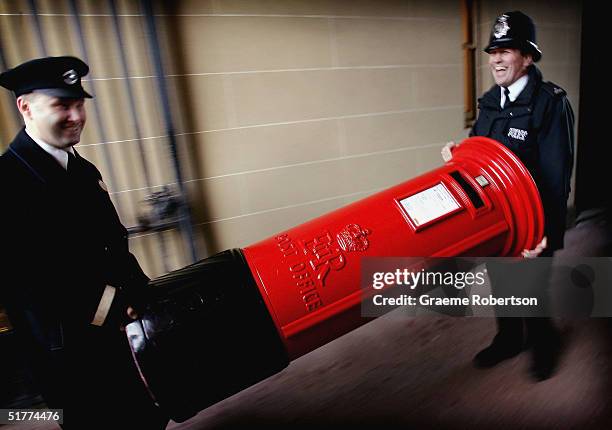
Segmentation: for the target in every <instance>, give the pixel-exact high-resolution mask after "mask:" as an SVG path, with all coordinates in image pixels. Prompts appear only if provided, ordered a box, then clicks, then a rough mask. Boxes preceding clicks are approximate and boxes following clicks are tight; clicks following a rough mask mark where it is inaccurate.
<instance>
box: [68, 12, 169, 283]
mask: <svg viewBox="0 0 612 430" xmlns="http://www.w3.org/2000/svg"><path fill="white" fill-rule="evenodd" d="M72 1H73V2H74V1H75V0H72ZM108 5H109V7H110V10H111V15H112V16H113V29H114V30H115V39H116V42H117V47H118V49H119V58H120V60H121V69H122V71H123V78H124V82H125V91H126V94H127V96H128V101H129V104H130V115H131V117H132V126H133V127H134V133H135V134H136V143H137V145H138V152H139V154H140V162H141V163H142V169H143V173H144V177H145V186H146V188H147V193H148V194H149V195H151V176H150V174H149V169H148V167H147V166H148V163H147V159H146V157H145V151H144V147H143V144H142V133H141V132H140V125H139V121H138V117H137V116H136V102H135V101H134V91H133V90H132V83H131V81H130V76H129V71H128V65H127V59H126V57H125V52H124V50H123V47H124V43H123V36H122V34H121V26H120V25H119V17H118V15H117V5H116V3H115V0H108ZM128 231H130V230H128ZM156 236H157V239H158V242H159V247H160V250H161V254H162V264H163V266H164V271H165V272H169V271H170V267H169V265H168V251H167V247H166V242H165V240H164V236H163V231H160V232H159V233H158V234H156Z"/></svg>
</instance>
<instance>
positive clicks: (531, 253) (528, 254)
mask: <svg viewBox="0 0 612 430" xmlns="http://www.w3.org/2000/svg"><path fill="white" fill-rule="evenodd" d="M546 245H547V241H546V236H544V238H543V239H542V241H541V242H540V243H538V244H537V245H536V247H535V248H534V249H531V250H527V249H524V250H523V252H521V255H522V256H523V257H524V258H536V257H537V256H538V255H540V254H541V253H542V251H544V250H545V249H546Z"/></svg>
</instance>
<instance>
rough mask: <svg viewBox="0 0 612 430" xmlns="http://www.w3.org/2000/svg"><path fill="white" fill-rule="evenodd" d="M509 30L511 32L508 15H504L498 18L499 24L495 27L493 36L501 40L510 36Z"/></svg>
mask: <svg viewBox="0 0 612 430" xmlns="http://www.w3.org/2000/svg"><path fill="white" fill-rule="evenodd" d="M508 30H510V26H509V25H508V15H502V16H500V17H499V18H497V22H496V23H495V26H494V27H493V36H495V38H496V39H499V38H500V37H502V36H505V35H506V34H508Z"/></svg>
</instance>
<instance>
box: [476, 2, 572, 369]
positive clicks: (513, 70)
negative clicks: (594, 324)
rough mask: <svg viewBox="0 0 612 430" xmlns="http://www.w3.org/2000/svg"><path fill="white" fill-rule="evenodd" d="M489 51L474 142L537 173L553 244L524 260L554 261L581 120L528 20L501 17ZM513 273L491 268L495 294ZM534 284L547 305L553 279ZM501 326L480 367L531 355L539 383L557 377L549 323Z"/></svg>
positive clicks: (548, 241) (556, 347)
mask: <svg viewBox="0 0 612 430" xmlns="http://www.w3.org/2000/svg"><path fill="white" fill-rule="evenodd" d="M484 50H485V52H487V53H488V54H489V67H490V69H491V73H492V75H493V79H494V81H495V84H496V85H494V86H493V87H492V88H491V89H490V90H489V91H488V92H486V93H485V94H484V96H483V97H482V98H481V99H480V100H479V109H480V112H479V115H478V119H477V121H476V123H475V124H474V127H473V129H472V131H471V133H470V135H471V136H487V137H490V138H493V139H495V140H497V141H499V142H501V143H502V144H504V145H505V146H506V147H508V148H509V149H510V150H512V151H513V152H514V153H515V154H516V155H518V156H519V158H520V159H521V161H522V162H523V163H524V164H525V165H526V166H527V168H528V169H529V171H530V172H531V174H532V176H533V178H534V179H535V181H536V184H537V186H538V190H539V191H540V196H541V198H542V203H543V205H544V216H545V228H544V234H545V240H544V241H543V243H541V244H540V245H539V247H538V248H537V249H536V250H535V251H525V252H524V253H523V255H524V256H525V257H534V256H541V257H550V256H552V255H553V253H554V251H555V250H557V249H559V248H562V247H563V235H564V231H565V218H566V212H567V198H568V195H569V192H570V177H571V174H572V163H573V147H574V135H573V133H574V114H573V112H572V108H571V106H570V104H569V101H568V100H567V98H566V94H565V91H564V90H563V89H561V88H560V87H559V86H557V85H555V84H553V83H550V82H544V81H543V80H542V74H541V73H540V71H539V70H538V68H537V67H536V66H535V64H534V63H536V62H538V61H539V60H540V58H541V57H542V52H541V50H540V48H539V47H538V45H537V44H536V31H535V25H534V24H533V21H532V20H531V18H529V17H528V16H527V15H525V14H523V13H522V12H519V11H514V12H506V13H504V14H502V15H500V16H498V17H497V19H496V20H495V23H494V24H493V29H492V30H491V36H490V39H489V44H488V46H487V47H486V48H485V49H484ZM549 261H550V260H549ZM540 263H542V261H540ZM544 263H545V262H544ZM541 266H546V264H541ZM517 268H518V266H514V267H513V268H512V270H517ZM506 270H509V267H508V266H506V267H504V266H501V265H500V266H497V265H490V266H488V272H489V277H490V279H491V283H492V287H493V289H494V290H495V288H496V286H497V287H498V289H501V288H502V285H503V284H504V278H507V276H508V272H507V271H506ZM518 270H520V268H518ZM525 272H527V270H525ZM534 282H540V283H541V284H542V285H540V286H539V287H538V288H537V289H538V290H539V291H540V293H539V294H540V295H541V298H542V299H544V300H546V297H545V296H546V287H547V285H546V284H547V280H546V277H545V276H543V277H542V278H540V280H539V281H537V280H536V281H534ZM510 288H512V286H510ZM497 323H498V324H497V325H498V333H497V335H496V336H495V338H494V339H493V342H492V343H491V345H489V346H488V347H487V348H485V349H484V350H482V351H481V352H479V353H478V354H477V355H476V357H475V358H474V364H475V365H476V366H477V367H491V366H494V365H496V364H497V363H499V362H501V361H503V360H506V359H508V358H511V357H513V356H515V355H517V354H519V353H520V352H521V351H523V350H524V349H526V348H529V349H531V351H532V364H531V368H530V372H531V375H532V376H533V377H534V378H535V379H536V380H543V379H547V378H548V377H550V376H551V375H552V373H553V372H554V370H555V367H556V365H557V361H558V355H559V352H560V337H559V334H558V332H557V330H556V329H555V327H554V326H553V324H552V322H551V320H550V319H549V318H508V317H506V318H497Z"/></svg>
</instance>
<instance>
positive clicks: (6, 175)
mask: <svg viewBox="0 0 612 430" xmlns="http://www.w3.org/2000/svg"><path fill="white" fill-rule="evenodd" d="M88 71H89V67H88V66H87V65H86V64H85V63H84V62H83V61H81V60H79V59H78V58H75V57H46V58H38V59H34V60H31V61H28V62H26V63H23V64H20V65H18V66H16V67H15V68H13V69H10V70H7V71H5V72H3V73H2V74H0V85H2V86H3V87H5V88H7V89H9V90H11V91H13V92H14V94H15V97H16V104H17V108H18V109H19V112H20V114H21V116H22V117H23V121H24V123H25V127H23V128H22V129H21V131H20V132H19V133H18V134H17V136H16V137H15V139H14V140H13V142H12V143H11V144H10V146H9V148H8V150H7V151H6V152H5V153H4V154H2V156H1V157H0V184H2V185H1V186H2V205H3V206H2V207H3V210H2V211H0V225H1V226H2V230H3V231H2V246H1V247H0V249H1V250H2V256H1V260H0V261H2V263H3V275H4V280H3V281H2V283H0V301H1V302H2V303H3V304H4V305H5V306H6V310H7V313H8V316H9V318H10V320H11V323H12V325H13V327H15V332H16V333H15V336H16V337H17V339H18V342H19V344H20V346H21V350H22V355H23V357H24V359H25V360H26V361H27V365H28V367H29V370H30V371H31V373H32V375H33V376H34V378H35V380H36V383H37V386H38V388H39V389H40V391H41V394H42V395H43V398H44V400H45V402H46V403H47V405H48V406H49V407H50V408H54V409H63V410H64V427H65V428H68V429H72V428H75V429H85V428H87V429H98V428H99V429H110V428H138V429H163V428H165V426H166V423H167V421H168V420H167V418H165V417H164V415H163V414H162V413H161V411H160V410H159V408H157V407H156V406H155V405H154V403H153V401H152V400H151V398H150V397H149V395H148V393H147V390H146V387H145V386H144V385H143V384H142V383H141V381H140V378H139V376H138V373H137V370H136V367H135V365H134V363H133V361H132V356H131V351H130V349H129V345H128V343H127V340H126V337H125V333H124V332H122V331H121V329H122V326H124V325H125V324H126V323H127V322H129V321H130V316H135V314H134V309H132V308H131V307H130V305H134V306H137V304H138V303H139V301H140V300H141V299H142V297H143V296H144V295H145V294H146V287H147V285H148V278H147V276H146V275H145V274H144V273H143V271H142V270H141V268H140V266H139V264H138V262H137V261H136V258H135V257H134V256H133V255H132V254H131V253H130V252H129V249H128V241H127V231H126V229H125V228H124V226H123V225H122V224H121V222H120V221H119V217H118V216H117V212H116V211H115V208H114V206H113V203H112V202H111V199H110V196H109V194H108V191H107V188H106V185H104V182H103V181H102V177H101V175H100V172H99V171H98V169H97V168H96V167H95V166H94V165H93V164H91V163H90V162H88V161H87V160H85V159H84V158H83V157H81V156H80V155H79V154H78V153H77V151H75V150H74V148H73V146H74V145H75V144H77V143H79V141H80V139H81V133H82V131H83V127H84V126H85V122H86V118H87V116H86V113H85V99H88V98H91V96H90V95H89V94H88V93H87V92H86V91H85V90H84V89H83V87H82V85H81V78H82V77H83V76H85V75H86V74H87V73H88Z"/></svg>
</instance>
